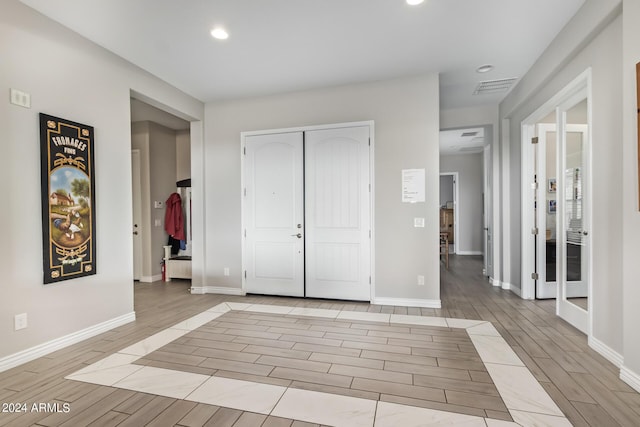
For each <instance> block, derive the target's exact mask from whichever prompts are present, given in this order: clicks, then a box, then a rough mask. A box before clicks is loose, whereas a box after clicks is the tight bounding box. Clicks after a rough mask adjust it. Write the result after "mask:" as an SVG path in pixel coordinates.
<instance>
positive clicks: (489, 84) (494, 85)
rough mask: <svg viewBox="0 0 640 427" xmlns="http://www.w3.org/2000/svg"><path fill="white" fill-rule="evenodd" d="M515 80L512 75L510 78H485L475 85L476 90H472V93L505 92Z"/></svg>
mask: <svg viewBox="0 0 640 427" xmlns="http://www.w3.org/2000/svg"><path fill="white" fill-rule="evenodd" d="M516 80H518V78H517V77H513V78H510V79H498V80H485V81H483V82H480V83H478V86H477V87H476V90H475V91H474V92H473V94H474V95H482V94H484V93H496V92H506V91H508V90H509V89H511V86H513V84H514V83H515V82H516Z"/></svg>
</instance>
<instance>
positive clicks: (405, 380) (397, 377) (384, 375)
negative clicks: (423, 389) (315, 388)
mask: <svg viewBox="0 0 640 427" xmlns="http://www.w3.org/2000/svg"><path fill="white" fill-rule="evenodd" d="M329 373H330V374H336V375H345V376H352V377H358V378H369V379H372V380H379V381H389V382H394V383H401V384H413V376H412V375H411V374H407V373H401V372H397V371H396V372H392V371H384V370H382V371H381V370H379V369H370V368H363V367H359V366H347V365H337V364H334V365H331V368H330V369H329Z"/></svg>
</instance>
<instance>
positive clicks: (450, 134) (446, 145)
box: [440, 127, 486, 155]
mask: <svg viewBox="0 0 640 427" xmlns="http://www.w3.org/2000/svg"><path fill="white" fill-rule="evenodd" d="M484 136H485V135H484V128H482V127H478V128H469V129H456V130H443V131H440V155H452V154H474V153H481V152H482V150H483V149H484V146H485V145H486V144H485V137H484Z"/></svg>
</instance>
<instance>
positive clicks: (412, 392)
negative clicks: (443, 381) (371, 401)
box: [351, 378, 446, 403]
mask: <svg viewBox="0 0 640 427" xmlns="http://www.w3.org/2000/svg"><path fill="white" fill-rule="evenodd" d="M351 388H352V389H355V390H365V391H373V392H375V393H380V394H392V395H394V396H404V397H411V398H416V399H422V400H432V401H434V402H442V403H445V402H446V398H445V395H444V390H442V389H437V388H433V387H426V386H425V387H421V386H415V385H409V384H400V383H394V382H386V381H379V380H372V379H366V378H354V379H353V383H352V384H351Z"/></svg>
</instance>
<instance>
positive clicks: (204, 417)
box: [179, 403, 220, 427]
mask: <svg viewBox="0 0 640 427" xmlns="http://www.w3.org/2000/svg"><path fill="white" fill-rule="evenodd" d="M218 409H220V408H219V407H218V406H214V405H205V404H203V403H198V404H197V405H196V406H195V407H194V408H193V409H192V410H191V411H189V413H188V414H186V415H185V416H184V417H183V418H182V419H181V420H180V421H179V424H180V425H181V426H185V427H200V426H203V425H204V424H205V423H206V422H207V421H209V419H210V418H211V417H212V416H213V414H215V413H216V411H217V410H218Z"/></svg>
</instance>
